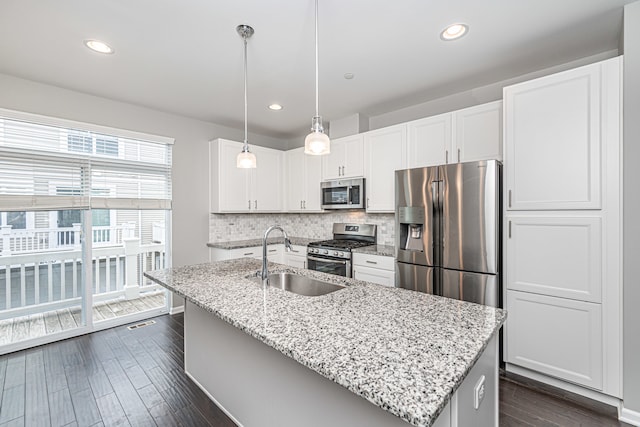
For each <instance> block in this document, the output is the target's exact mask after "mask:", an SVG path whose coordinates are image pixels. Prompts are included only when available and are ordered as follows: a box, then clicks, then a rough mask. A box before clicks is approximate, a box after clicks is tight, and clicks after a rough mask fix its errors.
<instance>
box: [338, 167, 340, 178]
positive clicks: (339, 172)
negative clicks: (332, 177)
mask: <svg viewBox="0 0 640 427" xmlns="http://www.w3.org/2000/svg"><path fill="white" fill-rule="evenodd" d="M338 176H340V166H338Z"/></svg>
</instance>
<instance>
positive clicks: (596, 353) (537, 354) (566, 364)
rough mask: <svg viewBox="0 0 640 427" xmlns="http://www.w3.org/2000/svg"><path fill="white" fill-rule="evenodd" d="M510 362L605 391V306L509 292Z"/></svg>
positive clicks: (508, 344) (508, 351)
mask: <svg viewBox="0 0 640 427" xmlns="http://www.w3.org/2000/svg"><path fill="white" fill-rule="evenodd" d="M506 309H507V311H508V312H509V320H508V322H507V328H506V333H507V339H506V346H507V362H509V363H513V364H515V365H519V366H522V367H525V368H529V369H533V370H535V371H538V372H542V373H545V374H548V375H551V376H554V377H556V378H560V379H564V380H567V381H571V382H574V383H577V384H582V385H585V386H587V387H592V388H594V389H597V390H601V389H602V371H603V358H602V310H601V306H600V304H594V303H588V302H582V301H574V300H568V299H564V298H556V297H548V296H543V295H536V294H530V293H527V292H518V291H512V290H509V291H507V306H506Z"/></svg>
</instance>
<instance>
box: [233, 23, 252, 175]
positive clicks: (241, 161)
mask: <svg viewBox="0 0 640 427" xmlns="http://www.w3.org/2000/svg"><path fill="white" fill-rule="evenodd" d="M236 31H237V32H238V34H240V37H242V42H243V45H244V146H243V147H242V152H240V153H239V154H238V158H237V159H236V166H237V167H239V168H243V169H249V168H255V167H256V166H257V165H256V155H255V154H253V153H252V152H251V151H249V136H248V132H247V40H248V39H249V38H250V37H251V36H252V35H253V33H254V31H253V28H251V27H250V26H248V25H238V26H237V27H236Z"/></svg>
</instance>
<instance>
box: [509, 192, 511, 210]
mask: <svg viewBox="0 0 640 427" xmlns="http://www.w3.org/2000/svg"><path fill="white" fill-rule="evenodd" d="M509 207H511V190H509Z"/></svg>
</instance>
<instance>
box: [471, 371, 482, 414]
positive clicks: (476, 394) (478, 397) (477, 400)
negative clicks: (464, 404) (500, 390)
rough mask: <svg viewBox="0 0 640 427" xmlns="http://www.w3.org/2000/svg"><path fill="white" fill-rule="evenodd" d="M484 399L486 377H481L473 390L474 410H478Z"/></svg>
mask: <svg viewBox="0 0 640 427" xmlns="http://www.w3.org/2000/svg"><path fill="white" fill-rule="evenodd" d="M482 399H484V375H483V376H481V377H480V379H479V380H478V382H477V383H476V386H475V387H474V388H473V409H475V410H478V408H480V404H481V403H482Z"/></svg>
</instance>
